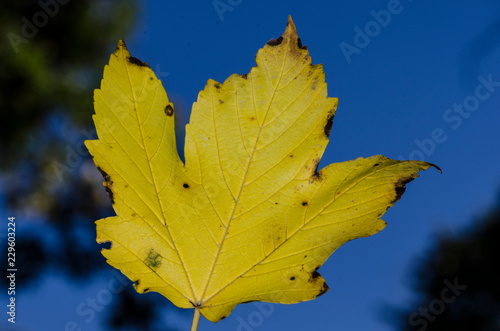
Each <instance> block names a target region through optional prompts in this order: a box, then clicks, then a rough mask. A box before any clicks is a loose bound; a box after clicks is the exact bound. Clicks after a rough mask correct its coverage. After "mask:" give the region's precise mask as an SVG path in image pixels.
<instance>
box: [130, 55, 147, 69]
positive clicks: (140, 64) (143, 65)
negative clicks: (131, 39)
mask: <svg viewBox="0 0 500 331" xmlns="http://www.w3.org/2000/svg"><path fill="white" fill-rule="evenodd" d="M128 62H130V63H132V64H135V65H137V66H139V67H148V68H151V67H150V66H149V64H147V63H146V62H142V61H141V60H139V59H138V58H135V57H133V56H131V57H129V58H128Z"/></svg>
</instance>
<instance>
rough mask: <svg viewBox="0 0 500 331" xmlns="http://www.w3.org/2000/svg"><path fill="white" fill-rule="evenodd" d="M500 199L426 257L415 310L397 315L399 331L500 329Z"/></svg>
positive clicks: (416, 285) (417, 281)
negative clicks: (485, 212) (499, 274)
mask: <svg viewBox="0 0 500 331" xmlns="http://www.w3.org/2000/svg"><path fill="white" fill-rule="evenodd" d="M499 238H500V197H499V199H498V201H497V204H496V206H495V207H494V208H493V209H492V210H491V211H490V212H488V213H487V214H485V215H484V216H482V217H480V218H478V219H475V220H474V221H473V222H472V224H470V225H469V226H468V227H467V228H466V229H464V230H463V231H462V233H461V234H460V235H458V236H441V237H440V238H439V240H438V241H437V245H436V247H435V248H433V249H431V250H430V251H429V252H427V253H426V254H425V256H426V258H425V260H423V261H422V262H421V265H420V266H419V269H418V272H417V276H416V278H415V283H414V289H415V290H416V292H417V293H418V296H419V298H418V300H417V301H416V302H415V303H414V304H413V305H412V308H409V309H406V310H403V311H401V310H399V311H395V315H396V319H395V320H396V324H398V325H399V327H398V329H399V330H454V331H461V330H463V331H470V330H477V331H493V330H495V331H496V330H500V282H499V279H500V278H499V277H498V273H497V272H498V265H499V261H500V260H499V256H500V240H499Z"/></svg>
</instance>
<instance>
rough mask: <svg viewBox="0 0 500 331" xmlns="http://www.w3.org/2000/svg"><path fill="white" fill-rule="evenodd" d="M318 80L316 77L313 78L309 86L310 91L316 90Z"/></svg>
mask: <svg viewBox="0 0 500 331" xmlns="http://www.w3.org/2000/svg"><path fill="white" fill-rule="evenodd" d="M318 79H319V77H318V76H316V77H314V81H313V84H312V86H311V90H313V91H314V90H315V89H316V87H318Z"/></svg>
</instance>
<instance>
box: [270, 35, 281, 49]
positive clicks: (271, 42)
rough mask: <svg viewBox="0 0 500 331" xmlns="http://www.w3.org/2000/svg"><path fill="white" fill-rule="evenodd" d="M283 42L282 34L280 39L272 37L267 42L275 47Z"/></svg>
mask: <svg viewBox="0 0 500 331" xmlns="http://www.w3.org/2000/svg"><path fill="white" fill-rule="evenodd" d="M282 42H283V37H282V36H280V37H279V38H278V39H276V40H275V39H271V40H269V41H268V42H267V44H268V45H269V46H273V47H274V46H278V45H279V44H281V43H282Z"/></svg>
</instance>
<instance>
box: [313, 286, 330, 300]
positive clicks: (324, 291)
mask: <svg viewBox="0 0 500 331" xmlns="http://www.w3.org/2000/svg"><path fill="white" fill-rule="evenodd" d="M329 289H330V288H329V287H328V285H326V282H325V283H323V288H322V289H321V291H320V292H319V294H318V296H317V297H320V296H322V295H323V294H325V293H326V292H328V290H329ZM317 297H316V298H317Z"/></svg>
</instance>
